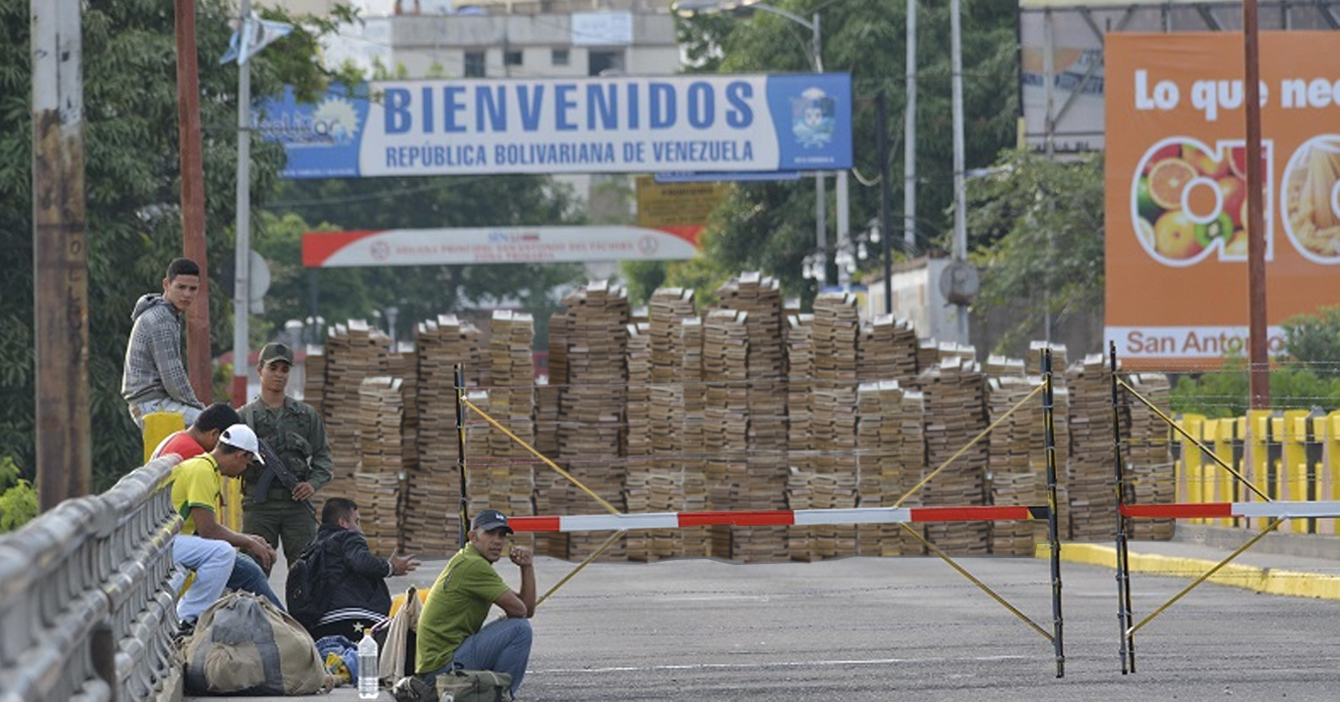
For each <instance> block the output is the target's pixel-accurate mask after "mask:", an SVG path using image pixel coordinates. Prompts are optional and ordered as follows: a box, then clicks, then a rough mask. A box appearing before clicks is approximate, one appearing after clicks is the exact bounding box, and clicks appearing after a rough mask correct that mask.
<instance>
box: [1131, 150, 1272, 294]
mask: <svg viewBox="0 0 1340 702" xmlns="http://www.w3.org/2000/svg"><path fill="white" fill-rule="evenodd" d="M1272 146H1273V145H1272V144H1271V143H1269V142H1262V144H1261V153H1262V155H1261V170H1262V174H1263V175H1264V176H1265V192H1264V203H1265V223H1266V227H1265V239H1266V259H1267V260H1271V259H1273V258H1274V242H1273V237H1272V236H1271V230H1272V226H1271V220H1272V215H1271V201H1272V199H1273V198H1272V196H1271V193H1272V192H1274V188H1273V178H1274V177H1273V169H1272V168H1271V163H1272V162H1273V160H1274V159H1273V153H1272V151H1273V149H1272V148H1271V147H1272ZM1246 165H1247V151H1246V147H1245V146H1244V145H1243V142H1242V140H1223V141H1219V142H1217V143H1216V144H1215V145H1214V146H1213V147H1211V146H1208V145H1206V144H1205V143H1204V142H1201V141H1199V140H1197V139H1195V138H1192V137H1186V136H1176V137H1169V138H1167V139H1164V140H1162V141H1160V142H1158V143H1156V144H1154V145H1153V146H1152V147H1150V148H1149V150H1148V151H1146V152H1145V155H1144V156H1143V157H1142V158H1141V159H1140V163H1139V166H1138V167H1137V168H1136V170H1135V176H1134V178H1133V179H1132V181H1131V222H1132V224H1133V225H1134V234H1135V236H1136V238H1137V239H1138V240H1139V241H1140V245H1141V246H1143V247H1144V249H1145V251H1147V252H1148V253H1149V255H1150V257H1152V258H1153V259H1154V260H1156V261H1158V262H1159V263H1162V264H1164V265H1167V266H1175V267H1182V266H1190V265H1194V264H1196V263H1199V262H1200V261H1203V260H1205V259H1206V258H1209V257H1210V256H1211V255H1215V254H1217V255H1218V259H1219V260H1220V261H1246V260H1247V172H1246Z"/></svg>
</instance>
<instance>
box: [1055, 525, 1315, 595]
mask: <svg viewBox="0 0 1340 702" xmlns="http://www.w3.org/2000/svg"><path fill="white" fill-rule="evenodd" d="M1285 526H1287V523H1286V525H1285ZM1257 533H1259V530H1253V529H1233V528H1226V527H1207V526H1201V525H1192V524H1178V525H1177V533H1176V535H1175V536H1174V537H1173V540H1172V541H1135V542H1131V543H1130V545H1129V546H1128V547H1127V553H1128V555H1129V560H1130V569H1131V572H1132V573H1145V574H1151V575H1164V576H1170V577H1179V578H1191V579H1195V578H1198V577H1200V576H1202V575H1204V574H1205V573H1207V572H1209V571H1210V569H1212V568H1214V567H1216V566H1218V565H1219V564H1220V563H1221V562H1222V561H1223V560H1224V559H1226V558H1228V557H1229V556H1230V555H1232V553H1233V551H1235V550H1237V549H1238V548H1240V547H1241V546H1242V545H1243V544H1246V543H1247V542H1248V541H1250V540H1251V539H1252V537H1254V536H1255V535H1256V534H1257ZM1048 553H1049V549H1048V548H1047V547H1046V546H1045V545H1044V546H1041V547H1039V548H1038V552H1037V556H1038V557H1039V558H1045V557H1047V555H1048ZM1061 560H1062V561H1064V562H1067V563H1083V564H1088V565H1098V566H1106V567H1108V568H1113V569H1115V568H1116V545H1115V544H1114V543H1113V544H1100V543H1062V544H1061ZM1207 582H1211V583H1215V584H1218V585H1229V586H1232V587H1240V588H1244V589H1248V590H1253V591H1256V592H1262V593H1267V594H1271V595H1287V596H1292V597H1315V598H1319V599H1327V600H1340V537H1335V536H1329V535H1324V534H1287V533H1284V534H1282V533H1278V531H1277V532H1275V533H1271V534H1268V535H1267V536H1266V537H1264V538H1262V539H1261V540H1260V541H1258V542H1257V543H1256V544H1254V545H1253V546H1252V547H1251V548H1249V549H1247V550H1246V551H1244V552H1242V553H1240V554H1238V556H1237V557H1235V558H1234V559H1233V560H1232V561H1231V562H1229V563H1227V564H1226V565H1223V566H1222V567H1220V568H1219V570H1217V571H1216V572H1215V573H1214V574H1213V575H1211V576H1210V577H1209V578H1208V579H1207ZM1137 586H1138V585H1137Z"/></svg>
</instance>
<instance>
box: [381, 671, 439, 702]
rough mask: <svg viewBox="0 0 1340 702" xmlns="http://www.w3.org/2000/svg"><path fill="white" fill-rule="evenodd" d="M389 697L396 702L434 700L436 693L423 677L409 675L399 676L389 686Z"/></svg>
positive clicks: (428, 701) (432, 701) (431, 701)
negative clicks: (399, 677)
mask: <svg viewBox="0 0 1340 702" xmlns="http://www.w3.org/2000/svg"><path fill="white" fill-rule="evenodd" d="M391 697H394V698H395V700H396V702H434V700H436V699H437V694H436V690H434V689H433V688H432V687H431V686H430V685H429V684H428V683H427V682H425V681H424V679H423V678H421V677H419V676H417V675H411V676H409V677H405V678H401V679H400V680H399V681H397V682H396V684H395V685H394V686H392V687H391Z"/></svg>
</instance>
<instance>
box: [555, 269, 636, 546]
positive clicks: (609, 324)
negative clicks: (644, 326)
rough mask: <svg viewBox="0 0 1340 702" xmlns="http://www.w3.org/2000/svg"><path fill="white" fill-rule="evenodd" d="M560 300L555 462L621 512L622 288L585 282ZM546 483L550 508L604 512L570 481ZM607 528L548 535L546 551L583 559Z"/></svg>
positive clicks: (624, 319)
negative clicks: (563, 352)
mask: <svg viewBox="0 0 1340 702" xmlns="http://www.w3.org/2000/svg"><path fill="white" fill-rule="evenodd" d="M563 305H564V307H565V308H566V310H565V312H564V325H563V326H564V330H565V336H566V343H567V369H568V373H567V378H565V379H564V382H563V390H562V392H561V393H560V395H559V429H558V455H559V458H560V459H561V460H560V462H561V463H566V464H567V471H568V472H569V473H570V474H571V475H572V476H573V477H574V478H576V479H577V480H578V481H580V482H581V483H582V484H583V485H585V486H586V487H587V489H589V490H591V492H593V493H594V494H595V495H598V496H599V497H600V499H602V500H605V501H606V502H607V503H609V504H610V505H611V506H613V507H614V508H615V509H616V510H619V511H623V504H622V503H623V499H622V495H623V488H624V479H625V475H626V471H625V467H624V463H623V459H622V456H621V449H622V445H623V422H624V405H625V402H626V388H627V385H626V384H627V382H628V374H627V368H626V366H625V362H626V361H625V355H626V353H627V343H628V333H627V330H626V329H625V325H626V324H628V319H629V307H628V295H627V293H626V292H625V291H624V289H623V288H621V287H618V286H610V285H609V284H608V283H605V282H592V283H589V284H587V285H586V286H585V287H583V288H581V289H579V290H577V291H576V292H573V293H571V294H569V295H567V296H565V297H564V298H563ZM549 490H550V494H549V503H550V506H551V507H552V508H553V510H554V513H556V514H603V513H605V512H607V511H608V510H606V508H605V507H604V506H603V505H601V504H600V503H599V502H597V501H596V500H595V499H593V498H592V497H590V496H589V495H587V494H586V493H584V492H582V491H581V490H580V489H578V488H577V487H576V486H574V485H567V484H554V486H553V487H551V488H550V489H549ZM612 535H613V534H612V533H611V532H576V533H570V534H566V535H563V534H558V535H552V536H551V537H550V538H549V555H551V556H555V557H558V558H566V559H570V560H583V559H585V558H586V557H587V556H589V555H591V554H592V553H594V552H595V551H596V550H597V549H598V548H600V546H601V545H602V544H603V543H604V542H605V540H606V539H608V538H609V537H610V536H612ZM564 536H566V538H563V537H564ZM626 556H627V551H626V546H625V544H624V542H623V540H619V541H618V542H616V543H615V544H613V545H612V546H610V548H608V549H606V550H605V552H604V553H603V554H602V556H601V558H602V559H603V560H623V559H625V558H626Z"/></svg>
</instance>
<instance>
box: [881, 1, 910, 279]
mask: <svg viewBox="0 0 1340 702" xmlns="http://www.w3.org/2000/svg"><path fill="white" fill-rule="evenodd" d="M906 90H907V114H905V115H903V221H904V222H905V223H906V228H905V229H904V230H903V242H904V243H906V244H907V246H906V247H905V248H904V250H905V251H907V252H908V256H911V255H912V252H913V251H916V250H917V0H907V88H906ZM884 234H885V236H888V232H887V231H886V232H885V233H884ZM886 276H887V273H886ZM886 282H887V281H886Z"/></svg>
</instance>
